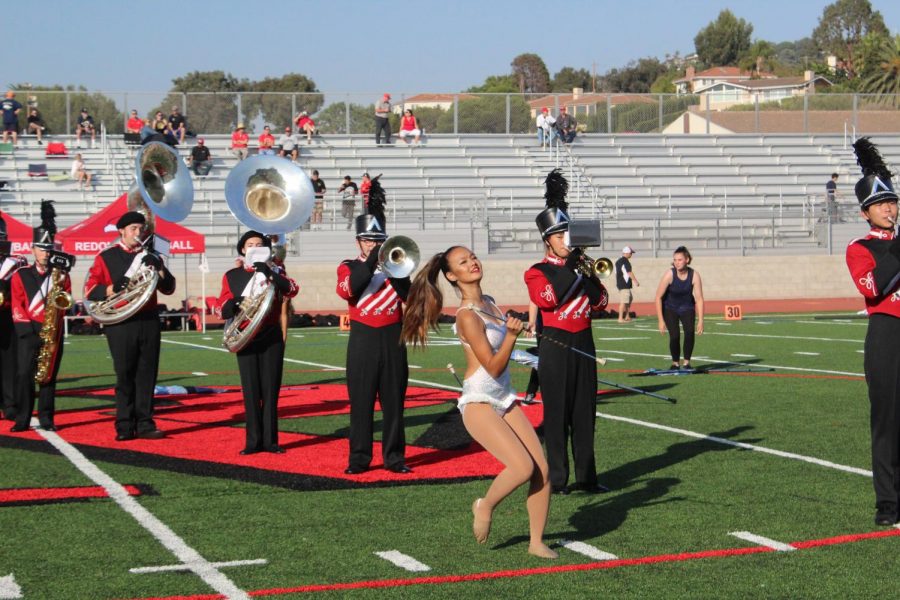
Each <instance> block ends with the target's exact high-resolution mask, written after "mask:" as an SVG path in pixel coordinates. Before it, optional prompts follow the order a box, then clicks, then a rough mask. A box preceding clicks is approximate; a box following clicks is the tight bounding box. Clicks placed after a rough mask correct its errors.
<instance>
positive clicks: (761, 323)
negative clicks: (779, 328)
mask: <svg viewBox="0 0 900 600" xmlns="http://www.w3.org/2000/svg"><path fill="white" fill-rule="evenodd" d="M754 323H756V324H757V325H771V324H772V321H754Z"/></svg>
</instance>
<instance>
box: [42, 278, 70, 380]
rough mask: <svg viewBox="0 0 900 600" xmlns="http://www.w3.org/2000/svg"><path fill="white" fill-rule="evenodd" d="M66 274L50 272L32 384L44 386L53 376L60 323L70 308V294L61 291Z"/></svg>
mask: <svg viewBox="0 0 900 600" xmlns="http://www.w3.org/2000/svg"><path fill="white" fill-rule="evenodd" d="M65 277H66V273H65V272H64V271H63V270H62V269H59V268H54V269H53V270H52V271H51V272H50V289H49V290H48V291H47V298H46V299H45V302H44V325H43V326H42V327H41V333H40V338H41V350H40V352H39V353H38V357H37V371H36V372H35V374H34V382H35V383H37V384H38V385H44V384H46V383H48V382H49V381H50V378H51V377H52V375H53V363H54V362H56V353H57V352H58V351H59V338H60V334H61V333H62V332H61V330H60V327H59V325H60V323H61V321H62V317H63V316H65V315H64V314H60V311H62V312H63V313H65V311H67V310H69V309H70V308H72V304H73V300H72V294H70V293H68V292H67V291H65V290H64V289H63V281H65Z"/></svg>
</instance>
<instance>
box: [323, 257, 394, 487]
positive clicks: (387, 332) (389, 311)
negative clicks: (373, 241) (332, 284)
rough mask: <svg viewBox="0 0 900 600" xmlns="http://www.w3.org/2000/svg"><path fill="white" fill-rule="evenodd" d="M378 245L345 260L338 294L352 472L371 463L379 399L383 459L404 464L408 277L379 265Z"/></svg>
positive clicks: (389, 464) (387, 463) (339, 271)
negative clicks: (346, 330)
mask: <svg viewBox="0 0 900 600" xmlns="http://www.w3.org/2000/svg"><path fill="white" fill-rule="evenodd" d="M377 254H378V251H377V247H375V248H374V249H372V250H371V251H370V252H369V254H368V256H367V257H366V258H365V259H364V258H363V256H362V255H360V256H359V257H357V258H355V259H352V260H345V261H344V262H342V263H341V264H340V266H339V267H338V269H337V290H336V291H337V294H338V296H340V297H341V298H343V299H344V300H346V301H347V306H348V310H349V313H350V339H349V340H348V343H347V391H348V394H349V396H350V457H349V467H350V469H351V470H355V471H364V470H365V469H368V468H369V464H370V463H371V461H372V419H373V417H374V410H375V399H376V397H377V398H378V400H379V401H380V403H381V410H382V413H383V424H384V425H383V431H382V442H381V450H382V458H383V459H384V466H385V467H386V468H388V469H391V470H397V469H401V468H405V456H404V455H405V452H406V437H405V432H404V425H403V401H404V398H405V397H406V386H407V379H408V377H409V366H408V363H407V358H406V345H405V344H401V343H400V329H401V326H402V323H401V321H402V319H403V302H404V301H405V300H406V297H407V294H408V293H409V286H410V280H409V277H405V278H402V279H395V278H390V277H388V276H387V274H385V273H383V272H382V271H381V269H380V268H378V267H377Z"/></svg>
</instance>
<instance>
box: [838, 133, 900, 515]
mask: <svg viewBox="0 0 900 600" xmlns="http://www.w3.org/2000/svg"><path fill="white" fill-rule="evenodd" d="M853 148H854V150H855V151H856V158H857V162H858V163H859V166H860V167H861V168H862V172H863V177H862V179H860V180H859V181H858V182H857V183H856V188H855V192H856V198H857V200H858V201H859V210H860V216H861V217H862V218H863V219H865V220H866V221H867V222H868V224H869V232H868V233H867V234H866V235H865V236H864V237H861V238H858V239H855V240H853V241H852V242H850V244H849V245H848V246H847V267H848V269H849V270H850V276H851V277H852V279H853V284H854V285H855V286H856V289H857V290H858V291H859V293H860V294H862V296H863V299H864V300H865V304H866V312H867V313H868V315H869V327H868V330H867V331H866V342H865V346H864V354H863V356H864V359H863V367H864V370H865V373H866V384H867V385H868V388H869V407H870V419H869V423H870V427H871V436H872V482H873V485H874V488H875V524H876V525H879V526H883V527H889V526H892V525H894V524H896V523H897V521H898V514H900V460H898V454H900V302H897V301H896V300H897V298H898V297H900V286H898V282H900V238H898V236H897V231H896V226H897V200H898V197H897V193H896V192H895V191H894V187H893V184H892V183H891V178H892V177H893V173H891V171H890V169H888V167H887V165H885V164H884V160H883V159H882V157H881V155H880V153H879V152H878V149H877V148H876V147H875V145H874V144H872V143H871V141H869V139H868V138H860V139H858V140H857V141H856V142H854V144H853Z"/></svg>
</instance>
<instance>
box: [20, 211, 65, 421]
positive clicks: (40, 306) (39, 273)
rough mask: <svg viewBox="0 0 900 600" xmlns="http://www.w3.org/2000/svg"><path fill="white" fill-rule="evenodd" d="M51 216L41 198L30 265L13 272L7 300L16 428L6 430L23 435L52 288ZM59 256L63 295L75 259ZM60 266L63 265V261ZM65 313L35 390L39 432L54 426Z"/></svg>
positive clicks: (31, 407)
mask: <svg viewBox="0 0 900 600" xmlns="http://www.w3.org/2000/svg"><path fill="white" fill-rule="evenodd" d="M55 215H56V212H55V211H54V210H53V203H52V202H51V201H49V200H44V201H43V202H42V203H41V226H40V227H36V228H35V229H34V238H33V242H32V244H31V251H32V253H33V254H34V264H33V265H31V266H30V267H22V268H20V269H19V270H18V271H16V272H15V273H14V274H13V276H12V280H11V282H10V284H11V285H10V287H11V292H12V298H11V300H10V304H11V308H12V318H13V326H14V327H15V332H16V380H15V396H16V424H15V425H14V426H13V428H12V429H11V430H10V431H28V430H29V429H30V424H31V412H32V411H33V410H34V399H35V398H34V396H35V394H34V386H35V381H34V378H35V373H36V372H37V359H38V356H39V353H40V351H41V347H42V345H43V340H42V339H41V335H40V334H41V331H42V329H43V328H44V321H45V319H46V314H47V310H46V303H47V301H46V299H47V295H48V294H49V293H50V289H51V286H52V285H53V281H52V275H53V269H51V268H50V265H49V264H48V261H49V259H50V252H51V251H52V250H54V244H53V238H54V236H55V235H56V223H55ZM60 256H61V257H63V258H67V259H68V268H62V269H61V271H60V273H61V275H60V277H61V283H60V287H59V288H58V289H60V290H61V291H62V292H65V293H67V294H70V295H71V293H72V282H71V280H70V279H69V274H68V269H69V268H71V266H72V264H73V263H74V257H72V256H69V255H63V254H62V253H60ZM63 262H65V261H63ZM64 316H65V311H63V310H57V311H56V320H57V323H56V331H57V332H58V335H57V338H56V344H57V345H56V352H55V354H54V356H53V359H52V360H53V362H52V364H51V365H50V372H49V380H48V381H47V382H46V383H41V384H40V385H39V386H38V387H39V388H40V391H39V400H38V422H39V423H40V426H41V428H42V429H44V430H46V431H55V430H56V427H55V425H54V424H53V417H54V413H55V404H56V376H57V374H58V373H59V364H60V362H61V361H62V354H63V344H62V339H61V338H62V319H63V317H64Z"/></svg>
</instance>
